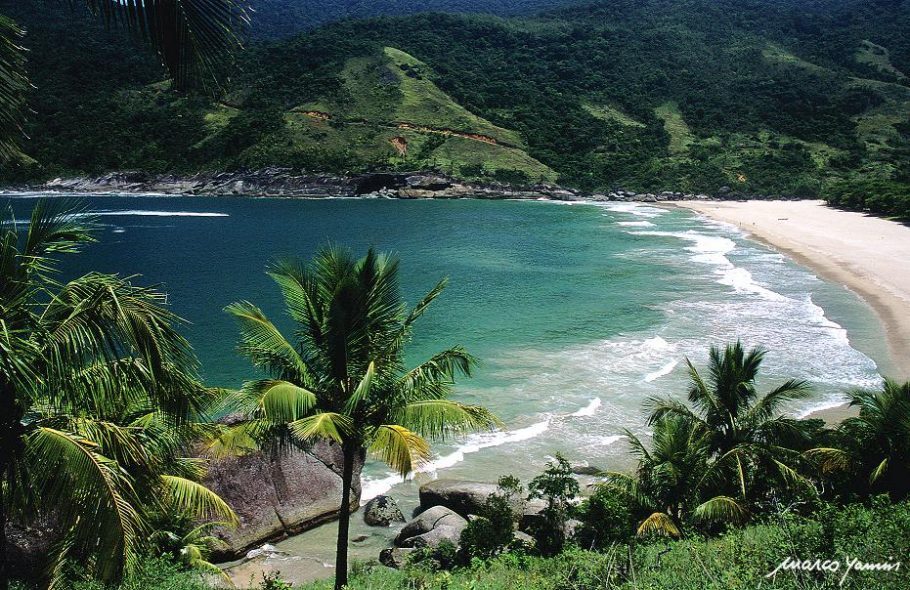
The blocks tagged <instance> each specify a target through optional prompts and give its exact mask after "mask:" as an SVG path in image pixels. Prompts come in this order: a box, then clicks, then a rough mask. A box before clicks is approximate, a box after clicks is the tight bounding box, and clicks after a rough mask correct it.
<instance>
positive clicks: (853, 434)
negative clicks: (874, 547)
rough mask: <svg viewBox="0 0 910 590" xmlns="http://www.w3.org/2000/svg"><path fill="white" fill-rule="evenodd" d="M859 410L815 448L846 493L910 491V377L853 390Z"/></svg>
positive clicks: (835, 489)
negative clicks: (821, 444)
mask: <svg viewBox="0 0 910 590" xmlns="http://www.w3.org/2000/svg"><path fill="white" fill-rule="evenodd" d="M850 406H851V407H853V408H857V409H858V410H859V415H858V416H854V417H850V418H847V419H846V420H844V421H843V422H842V423H841V424H840V425H839V426H838V428H837V429H836V430H835V431H834V432H832V433H830V436H829V437H827V442H829V443H830V444H831V446H821V447H820V448H817V449H814V450H813V451H812V452H811V454H812V456H813V458H814V459H815V460H817V462H818V463H819V464H820V466H821V467H822V468H823V469H824V471H825V473H826V474H827V476H828V477H829V478H830V479H831V484H832V485H831V487H832V488H833V489H832V492H833V493H836V494H839V495H841V496H843V497H844V498H846V499H850V498H853V497H857V496H858V497H860V498H862V497H865V496H868V495H869V494H871V493H882V492H884V493H889V494H891V496H892V497H894V498H896V499H902V498H906V497H907V496H908V495H910V381H908V382H907V383H903V384H901V383H898V382H896V381H891V380H886V381H885V383H884V385H883V387H882V389H881V390H879V391H868V390H859V391H854V392H852V393H851V394H850Z"/></svg>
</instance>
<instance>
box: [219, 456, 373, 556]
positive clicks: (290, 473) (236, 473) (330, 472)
mask: <svg viewBox="0 0 910 590" xmlns="http://www.w3.org/2000/svg"><path fill="white" fill-rule="evenodd" d="M362 465H363V460H362V458H360V459H359V460H358V462H357V464H356V465H355V466H354V489H353V490H352V492H351V493H352V496H351V498H352V500H351V505H352V507H353V508H356V507H357V506H358V505H359V503H360V469H361V467H362ZM204 483H205V484H206V485H207V486H208V487H209V488H210V489H211V490H212V491H213V492H215V493H216V494H218V495H220V496H221V497H222V498H224V500H225V501H226V502H227V503H228V504H230V506H231V507H232V508H233V509H234V511H235V512H236V513H237V516H238V517H239V518H240V526H238V527H237V528H234V529H229V528H219V529H216V530H215V531H214V532H215V534H216V536H217V537H219V538H220V539H221V540H222V541H224V543H225V547H223V548H221V549H220V550H219V553H218V555H217V557H222V558H233V557H236V556H238V555H242V554H243V553H244V552H245V551H246V550H247V549H248V548H250V547H255V546H258V545H260V544H261V543H263V542H264V541H269V540H272V539H277V538H281V537H284V536H286V535H291V534H296V533H299V532H301V531H304V530H307V529H309V528H312V527H314V526H316V525H318V524H321V523H323V522H327V521H329V520H332V519H333V518H336V517H337V515H338V510H339V509H340V507H341V506H340V505H341V502H340V499H341V449H340V447H339V446H338V445H336V444H332V443H328V442H324V441H320V442H318V443H316V444H314V445H313V446H312V447H311V448H310V450H309V451H308V452H304V451H301V450H292V451H289V452H287V453H283V454H280V455H277V456H272V455H269V454H266V453H263V452H255V453H250V454H248V455H241V456H237V457H228V458H225V459H218V460H215V461H213V462H212V464H211V466H210V467H209V472H208V475H207V476H206V478H205V480H204Z"/></svg>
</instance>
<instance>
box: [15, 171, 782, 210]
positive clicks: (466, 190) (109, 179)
mask: <svg viewBox="0 0 910 590" xmlns="http://www.w3.org/2000/svg"><path fill="white" fill-rule="evenodd" d="M6 190H10V191H22V190H28V191H52V192H65V193H92V194H99V193H100V194H104V193H110V194H165V195H201V196H247V197H287V198H352V197H374V198H389V199H460V198H475V199H528V200H538V199H546V200H557V201H639V202H662V201H691V200H699V201H707V200H746V199H768V198H772V197H768V196H762V195H751V194H745V193H741V192H738V191H736V190H733V189H731V188H730V187H721V188H720V189H718V190H717V191H716V192H715V193H713V194H710V195H709V194H704V193H686V192H680V191H660V192H636V191H631V190H624V189H619V188H617V189H613V190H610V191H605V192H586V191H580V190H576V189H571V188H566V187H561V186H557V185H550V184H540V185H534V186H513V185H509V184H501V183H496V182H479V181H469V180H463V179H458V178H454V177H451V176H447V175H444V174H439V173H436V172H426V171H417V172H395V173H370V174H360V175H355V176H336V175H329V174H300V173H296V172H295V171H293V170H290V169H286V168H266V169H262V170H252V171H238V172H205V173H198V174H194V175H190V176H180V175H173V174H149V173H145V172H112V173H109V174H105V175H103V176H97V177H76V178H57V179H54V180H50V181H48V182H46V183H42V184H34V185H29V186H17V187H7V189H6ZM773 198H782V197H781V196H776V197H773Z"/></svg>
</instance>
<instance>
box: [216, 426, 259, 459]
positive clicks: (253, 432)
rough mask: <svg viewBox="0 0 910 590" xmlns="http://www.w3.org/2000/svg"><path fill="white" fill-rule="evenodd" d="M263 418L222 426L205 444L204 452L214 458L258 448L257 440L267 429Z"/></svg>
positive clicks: (239, 453) (242, 453) (241, 453)
mask: <svg viewBox="0 0 910 590" xmlns="http://www.w3.org/2000/svg"><path fill="white" fill-rule="evenodd" d="M269 426H270V425H269V424H268V423H266V421H264V420H247V421H244V422H241V423H239V424H233V425H229V426H223V427H221V428H219V429H218V431H217V433H216V434H214V436H212V437H211V438H210V439H209V441H208V442H207V444H206V447H205V454H206V455H207V456H210V457H214V458H216V459H219V458H225V457H232V456H236V455H245V454H247V453H250V452H253V451H257V450H259V446H260V445H259V440H260V439H262V438H263V435H264V433H266V432H268V431H269Z"/></svg>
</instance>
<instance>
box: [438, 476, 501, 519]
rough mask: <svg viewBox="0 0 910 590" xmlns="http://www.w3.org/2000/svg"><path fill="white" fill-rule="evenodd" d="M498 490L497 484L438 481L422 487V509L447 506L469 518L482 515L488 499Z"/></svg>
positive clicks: (449, 480) (452, 480) (451, 480)
mask: <svg viewBox="0 0 910 590" xmlns="http://www.w3.org/2000/svg"><path fill="white" fill-rule="evenodd" d="M498 489H499V488H498V486H497V485H496V484H495V483H482V482H476V481H461V480H454V479H437V480H436V481H431V482H429V483H426V484H424V485H422V486H420V507H421V508H422V509H424V510H426V509H428V508H432V507H433V506H445V507H446V508H448V509H450V510H453V511H455V512H457V513H458V514H460V515H462V516H464V517H467V516H468V515H469V514H480V512H481V509H482V508H483V506H484V504H486V502H487V498H489V497H490V496H491V495H492V494H494V493H496V490H498Z"/></svg>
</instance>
